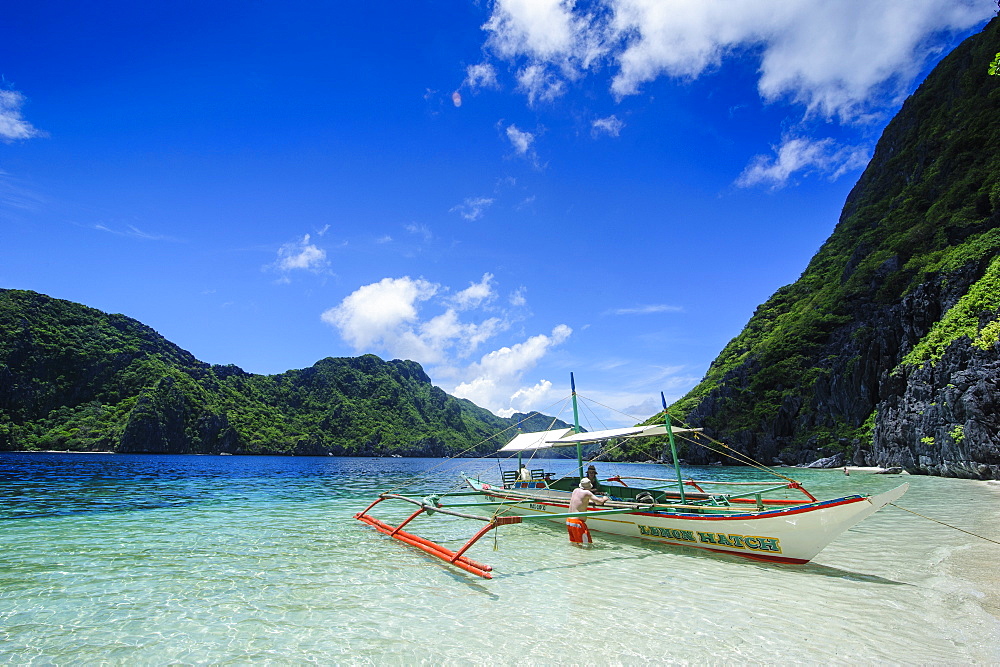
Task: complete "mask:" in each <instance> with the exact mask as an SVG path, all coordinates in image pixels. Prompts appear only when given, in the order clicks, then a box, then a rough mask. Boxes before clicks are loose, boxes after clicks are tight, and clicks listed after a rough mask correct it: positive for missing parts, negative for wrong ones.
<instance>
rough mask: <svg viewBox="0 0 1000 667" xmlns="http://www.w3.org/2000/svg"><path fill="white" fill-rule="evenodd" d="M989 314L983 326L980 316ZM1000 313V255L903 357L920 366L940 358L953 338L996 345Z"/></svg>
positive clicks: (981, 347) (984, 346)
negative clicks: (987, 320)
mask: <svg viewBox="0 0 1000 667" xmlns="http://www.w3.org/2000/svg"><path fill="white" fill-rule="evenodd" d="M984 314H986V315H988V316H990V317H991V318H993V319H992V320H991V321H990V322H989V324H987V325H986V326H984V327H982V328H980V326H979V322H980V319H981V317H982V316H983V315H984ZM998 315H1000V257H998V258H996V259H994V260H993V262H992V263H991V264H990V266H989V268H988V269H987V270H986V273H985V274H984V275H983V277H982V278H980V279H979V280H978V281H976V282H975V284H973V285H972V287H970V288H969V291H968V292H966V293H965V295H964V296H963V297H962V298H961V299H959V301H958V303H956V304H955V305H954V306H952V307H951V308H950V309H949V310H948V312H947V313H945V315H944V317H942V318H941V319H940V320H938V321H937V322H936V323H935V324H934V326H933V327H932V328H931V331H930V333H928V334H927V335H926V336H924V338H923V340H921V341H920V342H919V343H918V344H917V345H916V346H914V348H913V350H911V351H910V353H909V354H907V355H906V356H905V357H904V358H903V363H905V364H911V365H919V364H922V363H924V362H925V361H930V362H931V363H934V362H935V361H937V360H938V359H940V358H941V355H943V354H944V351H945V349H946V348H947V347H948V346H949V345H951V343H953V342H954V341H956V340H958V339H959V338H961V337H963V336H965V337H968V338H969V340H970V341H972V342H973V344H974V345H976V346H977V347H979V348H980V349H983V350H988V349H990V347H992V346H994V345H996V342H997V335H998V333H1000V324H998V322H997V320H996V319H995V318H996V317H997V316H998Z"/></svg>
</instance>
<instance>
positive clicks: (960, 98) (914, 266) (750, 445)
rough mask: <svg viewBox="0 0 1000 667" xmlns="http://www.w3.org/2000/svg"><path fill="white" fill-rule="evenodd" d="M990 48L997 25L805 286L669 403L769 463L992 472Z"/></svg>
mask: <svg viewBox="0 0 1000 667" xmlns="http://www.w3.org/2000/svg"><path fill="white" fill-rule="evenodd" d="M997 50H1000V20H998V19H994V20H993V21H992V22H990V23H989V24H988V25H987V26H986V28H985V29H984V30H983V31H982V32H981V33H980V34H978V35H975V36H973V37H971V38H969V39H968V40H966V41H965V42H964V43H962V44H961V45H960V46H959V47H958V48H957V49H955V51H954V52H952V53H951V54H949V55H948V56H947V57H946V58H945V59H944V60H942V61H941V63H940V64H939V65H938V66H937V67H936V68H935V69H934V71H933V72H932V73H931V74H930V75H929V76H928V77H927V80H926V81H925V82H924V83H923V84H922V85H921V86H920V88H919V89H918V90H917V91H916V92H915V93H914V94H913V95H912V96H911V97H910V98H909V99H908V100H907V101H906V103H905V104H904V105H903V107H902V109H901V110H900V112H899V113H898V114H897V116H896V117H895V118H894V119H893V120H892V122H891V123H889V125H888V126H887V127H886V129H885V131H884V133H883V135H882V137H881V139H880V141H879V142H878V145H877V147H876V150H875V153H874V156H873V158H872V160H871V163H870V164H869V165H868V168H867V169H866V170H865V172H864V174H863V175H862V176H861V178H860V180H859V181H858V183H857V185H856V186H855V187H854V189H853V190H852V191H851V193H850V195H849V197H848V199H847V202H846V204H845V206H844V209H843V212H842V214H841V217H840V221H839V223H838V224H837V226H836V228H835V230H834V232H833V234H832V235H831V236H830V238H829V239H828V240H827V241H826V243H825V244H824V245H823V246H822V248H821V249H820V250H819V252H818V253H817V254H816V256H815V257H813V259H812V261H811V262H810V263H809V266H808V267H807V268H806V270H805V272H804V273H803V274H802V276H801V277H800V278H799V280H798V281H796V282H795V283H793V284H791V285H788V286H786V287H782V288H781V289H779V290H778V291H777V292H776V293H775V294H774V296H772V297H771V298H770V299H769V300H768V301H767V302H766V303H764V304H763V305H762V306H760V307H759V308H758V309H757V311H756V312H755V313H754V315H753V317H752V318H751V320H750V321H749V323H748V324H747V326H746V328H745V329H744V330H743V332H742V333H740V334H739V335H738V336H737V337H736V338H735V339H733V340H732V341H731V342H730V343H729V344H728V345H727V346H726V348H725V349H724V350H723V351H722V353H721V354H720V355H719V357H718V358H717V359H716V360H715V362H713V364H712V365H711V367H710V368H709V371H708V373H707V375H706V376H705V378H704V380H703V381H702V382H701V383H700V384H699V385H698V386H697V387H696V388H695V389H694V390H692V391H691V392H690V393H689V394H688V395H687V396H685V397H684V398H683V399H682V400H681V401H679V402H678V403H677V404H676V405H675V406H674V411H676V412H677V413H678V414H681V415H683V416H684V417H685V418H686V421H688V422H690V423H692V424H696V425H701V426H704V427H705V428H706V430H707V431H708V432H710V433H711V434H712V435H714V436H716V437H719V438H721V439H723V440H725V441H726V442H728V443H730V444H731V445H736V446H737V447H739V448H740V449H742V450H744V451H745V452H747V453H749V454H751V455H753V456H754V457H756V458H757V459H759V460H762V461H765V462H768V463H770V462H771V461H772V460H773V459H775V458H778V459H780V460H782V461H785V462H789V463H796V462H804V461H808V460H813V459H816V458H819V457H821V456H827V455H833V454H836V453H843V454H844V455H845V458H846V460H848V461H853V462H855V463H858V464H870V465H876V464H877V465H900V466H905V467H906V468H907V469H909V470H910V471H911V472H922V473H930V474H941V475H949V476H951V475H958V476H966V477H978V478H987V477H993V478H1000V416H998V407H1000V405H998V403H1000V391H998V390H1000V357H998V345H997V341H998V334H1000V322H998V315H1000V122H998V120H1000V77H997V76H989V75H988V72H987V69H988V66H989V64H990V61H991V60H992V59H993V56H994V54H995V53H996V51H997ZM789 224H794V221H789ZM687 455H688V458H689V459H690V460H702V461H704V460H706V459H705V454H704V453H703V452H700V451H697V450H696V449H692V450H691V451H690V452H688V453H687Z"/></svg>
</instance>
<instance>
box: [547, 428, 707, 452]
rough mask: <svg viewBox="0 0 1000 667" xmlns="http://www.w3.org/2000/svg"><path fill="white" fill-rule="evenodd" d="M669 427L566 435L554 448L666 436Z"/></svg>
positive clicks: (677, 429) (688, 431)
mask: <svg viewBox="0 0 1000 667" xmlns="http://www.w3.org/2000/svg"><path fill="white" fill-rule="evenodd" d="M670 428H671V430H672V431H673V432H674V433H690V432H692V431H700V430H701V429H694V428H679V427H677V426H671V427H670ZM666 434H667V427H666V426H664V425H663V424H652V425H650V426H631V427H628V428H611V429H607V430H604V431H589V432H587V433H576V434H572V435H566V436H563V437H561V438H559V439H558V440H556V441H555V442H553V443H552V446H553V447H558V446H560V445H575V444H577V443H587V442H604V441H605V440H611V439H613V438H648V437H650V436H654V435H666Z"/></svg>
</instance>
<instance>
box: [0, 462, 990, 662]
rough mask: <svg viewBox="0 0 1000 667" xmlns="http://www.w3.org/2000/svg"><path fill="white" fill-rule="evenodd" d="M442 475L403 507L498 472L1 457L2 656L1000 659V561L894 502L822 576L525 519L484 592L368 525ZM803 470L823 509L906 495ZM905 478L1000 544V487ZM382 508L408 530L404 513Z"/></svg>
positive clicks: (651, 469)
mask: <svg viewBox="0 0 1000 667" xmlns="http://www.w3.org/2000/svg"><path fill="white" fill-rule="evenodd" d="M545 463H546V466H547V467H549V469H555V470H557V471H562V470H566V471H568V470H569V469H570V468H571V466H572V464H570V463H568V462H565V461H550V462H545ZM531 467H536V466H534V465H532V466H531ZM431 468H434V471H433V472H431V473H430V474H429V475H427V476H425V477H424V478H423V479H422V481H420V482H419V484H418V487H419V488H413V487H411V488H409V489H407V490H408V491H416V492H424V491H431V490H440V489H442V488H450V487H452V486H453V485H454V483H455V481H456V474H457V471H458V470H459V469H461V470H464V471H466V472H470V473H472V472H484V473H486V474H490V473H492V474H496V462H495V461H492V462H485V463H475V462H471V461H449V460H439V459H360V458H354V459H351V458H280V457H236V456H212V457H209V456H145V457H144V456H126V455H110V454H107V455H106V454H16V453H5V454H0V488H2V489H3V494H4V496H3V497H4V502H3V503H2V505H0V663H4V664H30V665H47V664H83V663H86V664H90V663H105V664H167V663H181V664H203V663H211V664H245V663H249V662H254V663H264V664H267V663H272V664H302V663H309V662H315V663H319V664H362V665H368V664H386V663H389V664H421V663H427V664H435V665H436V664H453V665H459V664H462V665H464V664H486V663H495V664H514V663H518V664H583V663H591V664H627V665H632V664H646V663H664V662H696V663H705V662H726V663H733V662H740V663H744V662H751V663H773V662H786V661H797V662H835V663H848V662H850V663H855V662H862V663H874V662H889V663H939V662H949V663H958V662H977V663H989V662H994V663H995V662H998V661H1000V622H998V620H997V617H996V616H995V615H993V614H997V613H1000V610H998V608H997V606H996V605H997V598H996V597H995V595H996V593H995V591H996V590H997V588H998V584H1000V576H998V575H997V572H996V563H997V562H1000V546H997V545H992V544H990V543H988V542H983V541H981V540H977V539H976V538H974V537H971V536H969V535H966V534H963V533H959V532H956V531H953V530H949V529H947V528H944V527H942V526H940V525H937V524H934V523H931V522H929V521H926V520H924V519H920V518H918V517H914V516H912V515H909V514H906V513H904V512H902V511H900V510H898V509H895V508H891V507H890V508H886V510H883V511H881V512H879V513H877V514H875V515H874V516H873V517H871V518H870V519H868V520H866V521H865V522H863V523H862V524H860V525H859V526H857V527H855V528H853V529H852V530H850V531H848V532H847V533H845V534H844V535H843V536H842V537H841V538H839V539H838V540H837V541H835V542H834V543H833V544H832V545H831V546H830V547H828V548H827V549H826V550H825V551H823V552H822V553H821V554H820V555H819V556H818V557H817V559H816V560H815V561H814V562H813V563H811V564H809V565H806V566H776V565H767V564H761V563H754V562H752V561H746V560H743V559H739V558H736V557H727V556H706V555H702V554H701V553H699V552H696V551H693V550H688V549H684V548H681V547H674V548H672V547H665V546H658V545H652V544H647V543H644V542H641V541H638V540H630V539H626V538H615V537H611V536H604V535H599V534H597V535H595V536H596V538H597V544H596V545H595V546H594V548H592V549H589V550H583V549H579V548H575V547H573V546H571V545H569V544H568V542H567V540H566V536H565V531H564V530H563V529H561V528H559V527H557V526H554V525H551V524H547V523H546V524H544V525H542V524H537V525H534V524H533V525H527V524H525V525H520V526H509V527H506V528H503V529H501V530H500V531H499V536H498V538H497V540H496V543H495V544H494V540H493V539H492V537H488V538H485V539H483V540H482V541H481V542H480V543H479V544H477V545H476V547H474V549H473V550H472V551H471V552H470V554H469V555H470V556H471V557H473V558H475V559H476V560H480V561H483V562H486V563H489V564H491V565H493V566H494V568H495V572H494V574H495V578H494V579H493V580H491V581H485V580H482V579H479V578H477V577H474V576H472V575H469V574H466V573H464V572H461V571H458V570H454V569H452V568H448V567H446V566H444V565H442V564H440V563H439V562H438V561H436V560H434V559H431V558H430V557H428V556H425V555H424V554H422V553H421V552H419V551H417V550H415V549H413V548H411V547H407V546H406V545H403V544H400V543H397V542H395V541H394V540H391V539H389V538H388V537H386V536H384V535H381V534H379V533H377V532H375V531H374V530H372V529H370V528H368V527H367V526H365V525H363V524H361V523H360V522H358V521H355V520H353V518H352V516H353V514H354V513H355V512H357V511H358V510H359V509H363V508H364V506H365V505H367V502H368V501H370V500H371V499H372V498H373V497H374V495H375V494H376V493H377V492H378V491H381V490H386V489H389V488H393V487H395V486H397V485H402V484H407V483H411V482H412V481H413V479H414V477H413V476H414V474H415V473H423V472H424V471H427V470H428V469H431ZM599 472H600V474H601V475H602V476H604V475H608V474H613V473H619V474H625V475H629V474H631V475H642V476H654V477H656V476H666V475H667V474H668V473H669V471H668V470H667V469H666V468H664V467H663V466H653V465H639V464H632V465H627V464H599ZM687 472H688V473H690V474H692V475H694V476H695V477H697V478H699V479H705V478H710V477H711V478H725V477H729V478H739V477H740V476H742V475H743V474H744V471H743V470H740V469H735V468H708V469H692V470H690V471H687ZM793 476H795V477H797V478H798V479H800V480H801V481H803V482H805V483H806V485H807V486H808V487H809V488H810V489H811V490H813V492H814V493H816V494H817V495H822V496H830V495H845V494H848V493H873V492H878V491H880V490H883V489H887V488H889V487H892V486H895V485H897V484H899V483H900V482H902V481H904V478H900V477H888V478H887V477H885V476H881V475H870V474H863V473H857V472H855V473H853V474H852V475H851V476H850V477H845V476H844V475H843V474H842V473H841V472H839V471H813V470H795V471H794V475H793ZM905 481H909V482H910V483H911V485H912V486H911V489H910V491H909V493H907V494H906V495H905V496H904V497H903V498H902V499H901V500H900V501H899V504H900V505H902V506H904V507H908V508H910V509H913V510H915V511H918V512H921V513H922V514H927V515H930V516H933V517H935V518H937V519H940V520H942V521H946V522H948V523H954V524H957V525H960V526H962V527H963V528H965V529H967V530H971V531H973V532H978V533H981V534H986V535H989V536H991V537H993V538H997V537H998V534H1000V529H998V526H1000V522H998V521H997V518H998V509H997V508H998V507H1000V487H998V486H990V485H987V484H983V483H978V482H969V481H961V480H945V479H939V478H929V477H910V476H907V477H905ZM386 504H387V503H383V505H382V506H384V505H386ZM382 506H380V509H379V511H377V512H375V514H376V515H377V516H379V517H380V518H385V519H387V520H390V521H391V520H394V519H397V518H399V517H400V516H402V515H404V514H405V513H406V508H402V507H401V508H399V509H398V510H395V511H392V510H390V509H386V510H381V507H382ZM439 519H440V520H439ZM421 521H422V522H423V523H421ZM411 525H413V526H414V532H417V533H418V534H422V535H425V536H427V537H430V538H432V539H435V540H438V541H441V542H444V543H446V544H448V545H449V546H452V547H453V548H454V547H455V546H457V545H460V544H461V543H463V542H464V540H465V539H467V537H468V536H469V535H470V534H471V532H472V528H473V526H470V523H469V522H467V521H460V520H451V519H449V518H447V517H441V516H440V515H438V516H436V517H434V518H433V519H430V520H427V519H423V518H422V519H418V520H417V522H415V524H411ZM494 546H496V547H497V550H496V551H494Z"/></svg>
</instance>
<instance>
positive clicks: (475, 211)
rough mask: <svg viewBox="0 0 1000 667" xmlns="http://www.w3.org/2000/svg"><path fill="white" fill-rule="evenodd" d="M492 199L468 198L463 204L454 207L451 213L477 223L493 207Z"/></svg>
mask: <svg viewBox="0 0 1000 667" xmlns="http://www.w3.org/2000/svg"><path fill="white" fill-rule="evenodd" d="M493 201H494V200H493V199H492V198H490V197H468V198H467V199H466V200H465V201H463V202H462V203H461V204H458V205H456V206H452V207H451V209H450V210H449V213H456V212H457V213H458V214H459V215H461V216H462V217H463V218H465V219H466V220H469V221H475V220H478V219H479V218H481V217H483V213H484V212H485V211H486V209H488V208H489V207H490V206H492V205H493Z"/></svg>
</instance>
